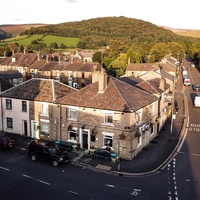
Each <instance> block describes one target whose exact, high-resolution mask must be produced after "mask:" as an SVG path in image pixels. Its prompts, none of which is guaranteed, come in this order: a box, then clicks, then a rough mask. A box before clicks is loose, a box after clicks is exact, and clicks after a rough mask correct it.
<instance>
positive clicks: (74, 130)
mask: <svg viewBox="0 0 200 200" xmlns="http://www.w3.org/2000/svg"><path fill="white" fill-rule="evenodd" d="M77 130H78V129H77V128H72V130H70V131H68V139H69V140H74V141H76V138H77ZM71 132H73V133H74V134H75V137H74V138H73V137H70V133H71Z"/></svg>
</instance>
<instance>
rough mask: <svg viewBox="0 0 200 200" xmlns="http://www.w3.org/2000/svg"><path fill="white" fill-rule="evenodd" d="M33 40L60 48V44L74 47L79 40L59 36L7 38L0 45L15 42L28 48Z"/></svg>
mask: <svg viewBox="0 0 200 200" xmlns="http://www.w3.org/2000/svg"><path fill="white" fill-rule="evenodd" d="M33 40H37V41H38V42H44V43H45V44H47V46H50V44H51V43H53V42H56V43H57V44H58V46H59V47H60V45H61V43H63V44H65V45H66V46H67V47H76V45H77V43H78V42H79V40H80V39H78V38H68V37H60V36H51V35H47V36H45V37H43V35H31V36H30V37H28V36H27V35H26V36H17V37H14V38H9V39H6V40H3V41H1V42H0V45H3V44H5V43H15V42H17V43H18V44H19V45H23V46H28V45H30V44H31V42H32V41H33Z"/></svg>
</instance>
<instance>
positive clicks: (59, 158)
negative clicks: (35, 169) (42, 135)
mask: <svg viewBox="0 0 200 200" xmlns="http://www.w3.org/2000/svg"><path fill="white" fill-rule="evenodd" d="M28 154H29V155H30V158H31V160H32V161H36V160H37V159H40V160H45V161H49V162H51V163H52V164H53V166H55V167H57V166H58V165H60V164H63V163H66V162H68V161H69V155H68V153H67V152H66V151H65V152H63V151H61V150H60V149H58V148H57V147H56V146H55V145H53V144H51V143H49V142H47V141H42V140H34V141H32V142H30V143H29V145H28Z"/></svg>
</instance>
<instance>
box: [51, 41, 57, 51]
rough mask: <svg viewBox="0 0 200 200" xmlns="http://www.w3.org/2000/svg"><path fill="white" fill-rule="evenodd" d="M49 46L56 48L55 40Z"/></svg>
mask: <svg viewBox="0 0 200 200" xmlns="http://www.w3.org/2000/svg"><path fill="white" fill-rule="evenodd" d="M49 47H50V48H52V49H57V48H58V44H57V43H56V42H52V43H51V44H50V46H49Z"/></svg>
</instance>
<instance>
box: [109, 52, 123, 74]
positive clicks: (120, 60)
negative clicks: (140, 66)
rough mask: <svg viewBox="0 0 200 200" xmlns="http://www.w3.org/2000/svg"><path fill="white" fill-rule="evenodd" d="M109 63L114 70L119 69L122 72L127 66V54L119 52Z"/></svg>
mask: <svg viewBox="0 0 200 200" xmlns="http://www.w3.org/2000/svg"><path fill="white" fill-rule="evenodd" d="M110 65H111V66H112V68H114V69H116V70H119V69H121V70H123V72H124V71H125V70H126V66H127V55H126V54H125V53H122V54H120V55H119V57H118V58H117V59H115V60H113V61H112V62H111V63H110Z"/></svg>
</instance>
